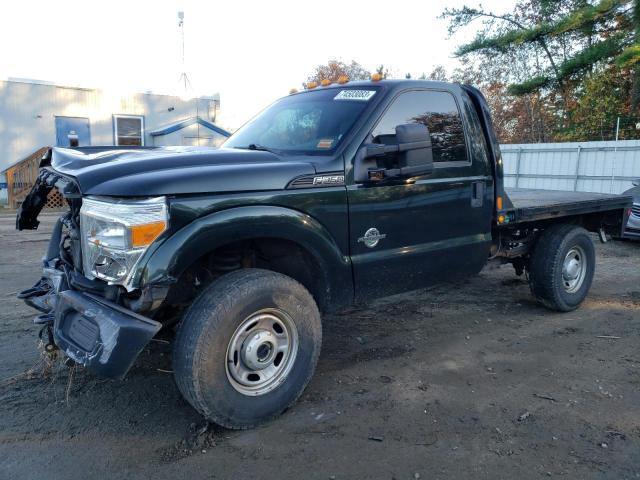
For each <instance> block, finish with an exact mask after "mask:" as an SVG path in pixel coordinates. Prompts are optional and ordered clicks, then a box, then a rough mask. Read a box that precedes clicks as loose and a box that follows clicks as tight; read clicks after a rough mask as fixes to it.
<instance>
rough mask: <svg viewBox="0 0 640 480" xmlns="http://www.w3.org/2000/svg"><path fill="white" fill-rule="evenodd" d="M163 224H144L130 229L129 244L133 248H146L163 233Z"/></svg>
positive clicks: (164, 225)
mask: <svg viewBox="0 0 640 480" xmlns="http://www.w3.org/2000/svg"><path fill="white" fill-rule="evenodd" d="M165 228H166V224H165V223H164V222H154V223H145V224H143V225H134V226H132V227H131V244H132V245H133V247H134V248H138V247H146V246H147V245H150V244H151V243H152V242H153V241H154V240H155V239H156V238H158V237H159V236H160V234H161V233H162V232H164V230H165Z"/></svg>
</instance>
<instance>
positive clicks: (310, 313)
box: [173, 269, 322, 428]
mask: <svg viewBox="0 0 640 480" xmlns="http://www.w3.org/2000/svg"><path fill="white" fill-rule="evenodd" d="M321 342H322V325H321V320H320V313H319V312H318V308H317V306H316V304H315V302H314V300H313V297H312V296H311V294H309V292H308V291H307V290H306V289H305V288H304V287H303V286H302V285H301V284H299V283H298V282H296V281H295V280H293V279H292V278H289V277H287V276H285V275H281V274H279V273H275V272H271V271H267V270H258V269H243V270H238V271H235V272H232V273H229V274H227V275H225V276H223V277H221V278H219V279H218V280H216V281H215V282H213V283H212V284H211V285H209V287H207V288H206V289H205V290H204V291H203V292H202V294H201V295H200V296H199V297H198V298H197V299H196V300H195V302H194V303H193V304H192V305H191V307H190V308H189V309H188V311H187V312H186V315H185V317H184V319H183V320H182V323H181V324H180V326H179V329H178V333H177V336H176V342H175V347H174V353H173V365H174V372H175V377H176V383H177V385H178V388H179V389H180V391H181V392H182V394H183V396H184V397H185V398H186V399H187V401H188V402H189V403H190V404H191V405H192V406H193V407H194V408H195V409H196V410H198V411H199V412H200V413H202V414H203V415H204V416H205V417H207V418H208V419H209V420H211V421H213V422H215V423H217V424H219V425H222V426H224V427H227V428H250V427H252V426H255V425H257V424H259V423H261V422H263V421H266V420H268V419H270V418H273V417H275V416H277V415H279V414H280V413H282V411H284V410H285V409H286V408H287V407H288V406H289V405H291V404H292V403H293V402H294V401H295V400H296V399H297V398H298V397H299V396H300V394H301V393H302V391H303V390H304V388H305V387H306V385H307V383H308V382H309V380H310V379H311V376H312V375H313V372H314V370H315V366H316V363H317V360H318V356H319V354H320V345H321Z"/></svg>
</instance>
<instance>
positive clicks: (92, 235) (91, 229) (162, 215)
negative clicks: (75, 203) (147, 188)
mask: <svg viewBox="0 0 640 480" xmlns="http://www.w3.org/2000/svg"><path fill="white" fill-rule="evenodd" d="M166 229H167V205H166V201H165V198H164V197H158V198H150V199H145V200H98V199H95V198H84V199H83V200H82V208H80V232H81V235H82V266H83V269H84V274H85V276H86V277H88V278H100V279H102V280H106V281H107V282H109V283H114V284H119V285H124V286H125V287H127V289H129V287H130V285H129V282H130V281H131V278H132V276H133V273H134V272H135V267H136V265H137V263H138V260H140V257H141V256H142V254H143V253H144V252H145V251H146V250H147V248H148V247H149V245H151V243H153V241H154V240H155V239H156V238H158V236H160V234H161V233H162V232H164V231H165V230H166Z"/></svg>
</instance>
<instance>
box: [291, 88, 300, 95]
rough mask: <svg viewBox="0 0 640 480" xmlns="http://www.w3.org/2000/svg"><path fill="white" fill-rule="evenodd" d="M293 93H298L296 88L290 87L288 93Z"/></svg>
mask: <svg viewBox="0 0 640 480" xmlns="http://www.w3.org/2000/svg"><path fill="white" fill-rule="evenodd" d="M294 93H298V89H297V88H292V89H291V90H289V95H293V94H294Z"/></svg>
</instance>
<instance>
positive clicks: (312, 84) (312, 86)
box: [307, 82, 318, 88]
mask: <svg viewBox="0 0 640 480" xmlns="http://www.w3.org/2000/svg"><path fill="white" fill-rule="evenodd" d="M317 86H318V84H317V83H316V82H309V83H307V88H316V87H317Z"/></svg>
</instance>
